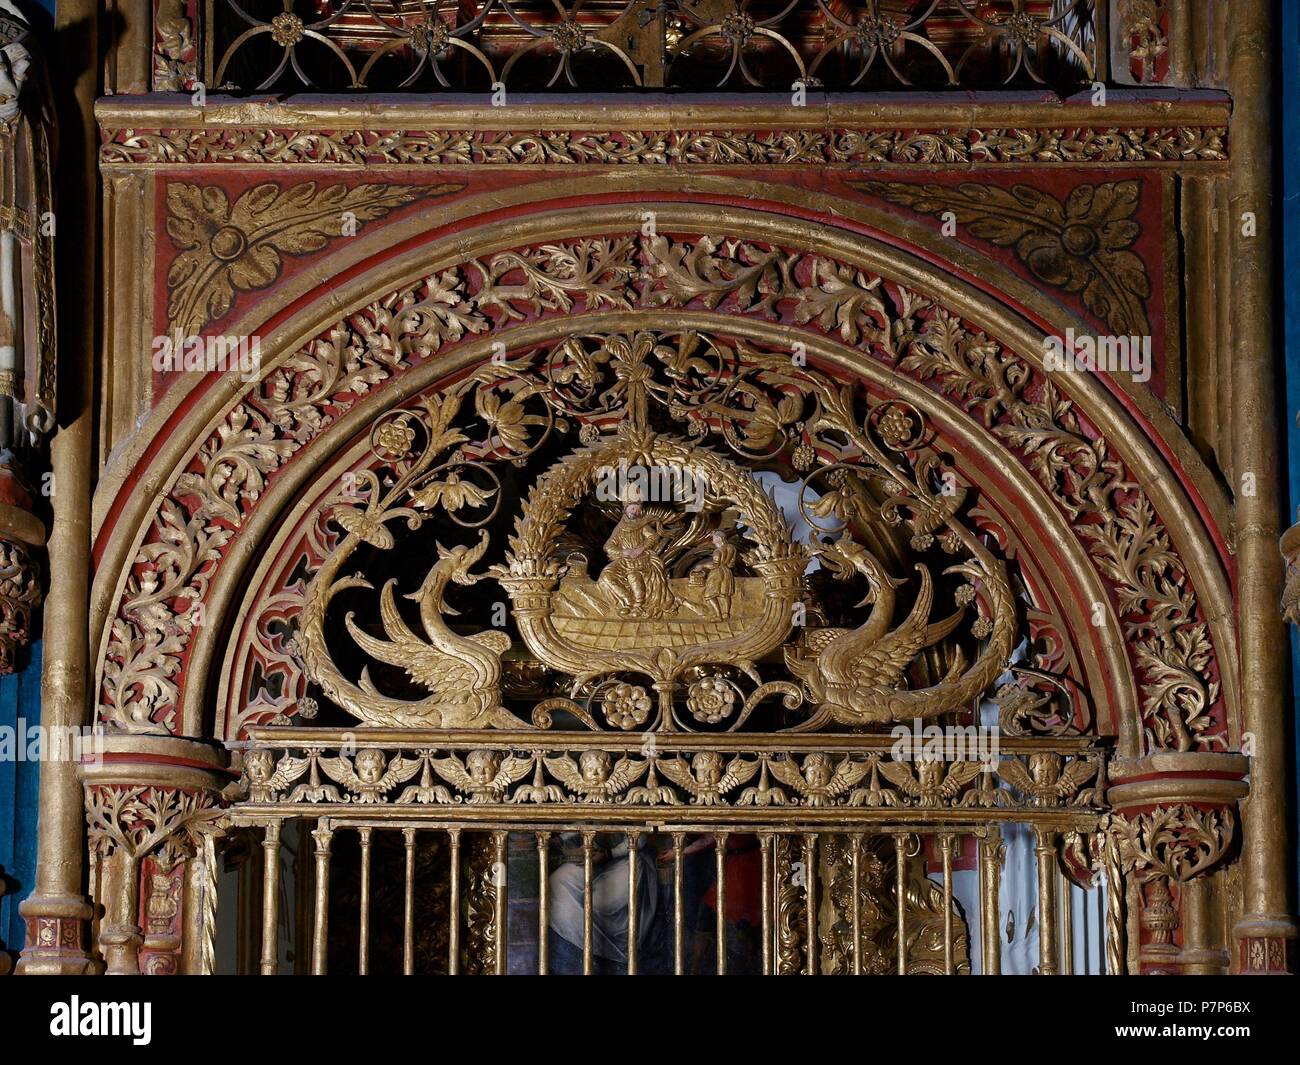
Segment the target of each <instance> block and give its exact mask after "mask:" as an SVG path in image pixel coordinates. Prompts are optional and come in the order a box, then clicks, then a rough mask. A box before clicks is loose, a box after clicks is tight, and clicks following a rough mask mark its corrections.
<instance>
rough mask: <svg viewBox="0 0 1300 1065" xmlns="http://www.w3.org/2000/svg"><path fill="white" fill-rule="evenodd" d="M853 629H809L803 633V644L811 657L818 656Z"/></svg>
mask: <svg viewBox="0 0 1300 1065" xmlns="http://www.w3.org/2000/svg"><path fill="white" fill-rule="evenodd" d="M851 631H852V630H851V629H808V630H807V631H806V632H805V633H804V635H803V646H804V648H806V653H807V654H808V655H809V656H810V657H812V658H816V657H817V656H818V655H819V654H821V653H822V652H823V651H824V650H826V648H827V647H828V646H830V645H831V644H832V643H834V642H835V641H836V640H838V639H839V638H840V637H841V636H843V635H844V634H845V633H846V632H851Z"/></svg>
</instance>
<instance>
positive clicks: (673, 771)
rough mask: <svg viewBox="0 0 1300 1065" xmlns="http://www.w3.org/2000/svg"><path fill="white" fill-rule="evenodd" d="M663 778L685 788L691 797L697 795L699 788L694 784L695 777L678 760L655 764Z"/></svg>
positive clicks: (662, 760) (664, 760) (689, 769)
mask: <svg viewBox="0 0 1300 1065" xmlns="http://www.w3.org/2000/svg"><path fill="white" fill-rule="evenodd" d="M655 768H656V769H658V770H659V771H660V772H661V773H663V775H664V776H666V777H667V778H668V779H669V780H671V781H672V782H673V783H674V784H677V785H678V786H680V787H683V788H685V789H686V790H687V791H688V792H690V794H692V795H699V793H700V786H699V784H697V783H696V782H695V776H694V774H693V773H691V767H690V766H688V765H687V764H686V763H685V762H684V761H682V759H680V758H671V759H661V760H660V761H658V762H656V763H655Z"/></svg>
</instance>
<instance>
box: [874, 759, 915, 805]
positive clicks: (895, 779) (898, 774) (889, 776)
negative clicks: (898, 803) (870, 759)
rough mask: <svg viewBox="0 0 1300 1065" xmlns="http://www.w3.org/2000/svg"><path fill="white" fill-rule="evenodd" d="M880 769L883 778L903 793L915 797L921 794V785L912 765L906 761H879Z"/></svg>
mask: <svg viewBox="0 0 1300 1065" xmlns="http://www.w3.org/2000/svg"><path fill="white" fill-rule="evenodd" d="M880 771H881V772H882V773H883V774H884V775H885V779H886V780H888V781H889V782H890V783H891V784H893V785H894V787H896V788H898V789H899V790H900V791H901V792H902V793H903V794H904V795H911V796H912V797H913V798H915V797H916V796H917V795H920V794H921V785H920V783H919V782H918V781H917V779H916V775H915V774H914V773H913V772H912V767H911V766H910V765H908V764H907V763H906V762H881V763H880Z"/></svg>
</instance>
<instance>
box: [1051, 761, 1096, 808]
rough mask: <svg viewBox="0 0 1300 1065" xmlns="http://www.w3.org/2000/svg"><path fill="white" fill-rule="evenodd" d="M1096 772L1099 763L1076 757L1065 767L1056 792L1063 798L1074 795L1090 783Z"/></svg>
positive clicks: (1057, 783)
mask: <svg viewBox="0 0 1300 1065" xmlns="http://www.w3.org/2000/svg"><path fill="white" fill-rule="evenodd" d="M1096 772H1097V765H1096V763H1095V762H1089V761H1086V760H1085V759H1083V758H1077V759H1075V760H1074V761H1073V762H1071V763H1070V764H1069V765H1067V766H1066V767H1065V770H1064V771H1063V772H1062V773H1061V776H1060V779H1059V780H1057V782H1056V794H1057V795H1060V796H1061V797H1062V798H1065V797H1067V796H1070V795H1073V794H1074V793H1075V792H1076V791H1078V790H1079V789H1080V788H1081V787H1083V786H1084V785H1085V784H1086V783H1088V781H1089V780H1091V779H1092V777H1093V775H1094V774H1095V773H1096Z"/></svg>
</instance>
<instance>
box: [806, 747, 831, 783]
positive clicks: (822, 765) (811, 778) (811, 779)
mask: <svg viewBox="0 0 1300 1065" xmlns="http://www.w3.org/2000/svg"><path fill="white" fill-rule="evenodd" d="M834 775H835V771H834V770H833V769H832V768H831V759H830V755H828V754H823V753H821V752H820V751H818V752H816V753H814V754H810V755H808V756H807V757H806V758H805V759H804V760H803V778H804V780H806V781H807V782H808V783H809V784H810V785H811V786H812V787H814V788H824V787H826V785H827V784H829V783H830V782H831V777H833V776H834Z"/></svg>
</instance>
